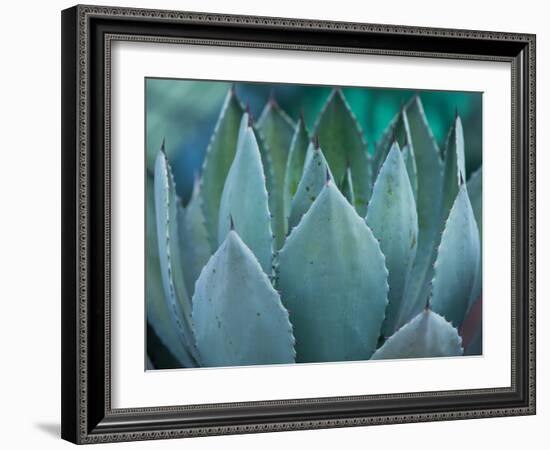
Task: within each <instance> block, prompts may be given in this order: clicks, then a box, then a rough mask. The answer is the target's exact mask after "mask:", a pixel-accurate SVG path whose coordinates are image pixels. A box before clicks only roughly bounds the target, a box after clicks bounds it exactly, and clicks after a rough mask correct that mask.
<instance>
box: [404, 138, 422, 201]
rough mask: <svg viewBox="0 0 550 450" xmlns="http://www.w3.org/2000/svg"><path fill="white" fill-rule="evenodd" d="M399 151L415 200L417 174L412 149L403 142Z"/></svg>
mask: <svg viewBox="0 0 550 450" xmlns="http://www.w3.org/2000/svg"><path fill="white" fill-rule="evenodd" d="M401 153H403V161H405V167H406V168H407V175H408V176H409V181H410V182H411V189H412V191H413V195H414V201H415V202H416V201H417V198H418V174H417V170H416V161H415V159H414V150H413V148H412V147H411V146H410V145H408V144H405V145H404V146H403V148H402V149H401Z"/></svg>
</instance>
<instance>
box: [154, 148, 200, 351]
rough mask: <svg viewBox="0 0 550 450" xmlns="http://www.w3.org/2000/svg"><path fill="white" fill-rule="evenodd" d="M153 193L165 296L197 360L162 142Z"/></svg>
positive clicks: (174, 202) (184, 342)
mask: <svg viewBox="0 0 550 450" xmlns="http://www.w3.org/2000/svg"><path fill="white" fill-rule="evenodd" d="M154 195H155V218H156V224H157V236H158V252H159V260H160V272H161V278H162V285H163V288H164V298H165V300H166V302H167V306H168V310H169V311H170V316H171V317H172V319H173V321H174V325H175V326H176V328H177V330H178V334H179V337H180V340H181V342H182V345H183V347H184V349H185V351H186V352H187V353H188V355H189V357H190V358H192V359H195V360H196V351H195V350H196V349H195V345H194V336H193V328H192V326H191V299H190V298H189V295H188V293H187V292H188V291H187V288H186V286H185V281H184V277H183V268H182V260H181V254H180V246H179V231H178V218H177V215H178V203H179V199H178V198H177V195H176V188H175V185H174V179H173V177H172V171H171V170H170V165H169V164H168V160H167V159H166V154H165V153H164V144H163V147H162V149H161V151H160V152H159V153H158V155H157V158H156V161H155V178H154Z"/></svg>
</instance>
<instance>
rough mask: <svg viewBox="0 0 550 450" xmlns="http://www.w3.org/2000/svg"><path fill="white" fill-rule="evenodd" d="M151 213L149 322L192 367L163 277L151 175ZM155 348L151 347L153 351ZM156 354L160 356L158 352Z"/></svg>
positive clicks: (147, 280) (147, 274) (183, 364)
mask: <svg viewBox="0 0 550 450" xmlns="http://www.w3.org/2000/svg"><path fill="white" fill-rule="evenodd" d="M146 190H147V205H146V206H147V216H146V223H145V227H146V230H145V232H146V253H145V254H146V262H145V277H146V278H145V305H146V311H147V321H148V322H149V323H150V325H151V327H152V328H153V330H154V331H155V334H156V335H157V336H158V338H159V339H160V341H161V343H162V344H163V345H164V347H166V348H167V349H168V350H169V351H170V353H171V355H172V356H173V357H174V358H175V359H176V360H177V364H178V366H179V367H192V366H194V365H195V361H194V360H193V359H192V358H191V357H190V356H189V354H188V352H187V351H185V348H184V346H183V345H182V343H181V338H180V336H179V332H178V329H177V328H176V325H175V323H174V322H173V321H172V318H171V317H170V311H169V309H168V303H167V302H166V300H165V294H164V287H163V283H162V276H161V273H160V259H159V246H158V238H157V223H156V218H155V200H154V181H153V176H152V175H149V174H148V175H147V186H146ZM151 350H152V349H151V348H150V349H149V351H151ZM155 356H156V355H155Z"/></svg>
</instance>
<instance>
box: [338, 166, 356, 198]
mask: <svg viewBox="0 0 550 450" xmlns="http://www.w3.org/2000/svg"><path fill="white" fill-rule="evenodd" d="M340 192H342V194H344V197H346V199H347V200H348V202H349V204H350V205H352V206H354V205H355V192H354V191H353V181H352V176H351V169H350V168H349V167H348V168H347V169H346V174H345V175H344V179H343V180H342V183H340Z"/></svg>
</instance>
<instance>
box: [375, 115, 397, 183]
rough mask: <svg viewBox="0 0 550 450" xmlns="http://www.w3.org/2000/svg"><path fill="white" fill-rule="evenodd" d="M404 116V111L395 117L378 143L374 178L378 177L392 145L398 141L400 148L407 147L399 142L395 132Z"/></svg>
mask: <svg viewBox="0 0 550 450" xmlns="http://www.w3.org/2000/svg"><path fill="white" fill-rule="evenodd" d="M402 115H403V111H400V112H399V113H397V114H396V115H395V116H394V117H393V119H392V120H391V121H390V123H389V124H388V126H387V127H386V129H385V130H384V131H383V132H382V136H381V137H380V139H379V140H378V142H377V143H376V147H375V152H374V156H373V159H372V167H373V177H374V178H376V177H377V176H378V172H379V171H380V168H381V167H382V164H384V161H385V160H386V156H387V155H388V152H389V151H390V147H391V145H392V143H393V142H395V141H397V143H398V144H399V145H400V147H404V146H405V142H403V141H401V142H399V140H398V139H397V135H396V131H395V130H396V127H397V123H398V122H399V121H401V120H402V119H401V118H402Z"/></svg>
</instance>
